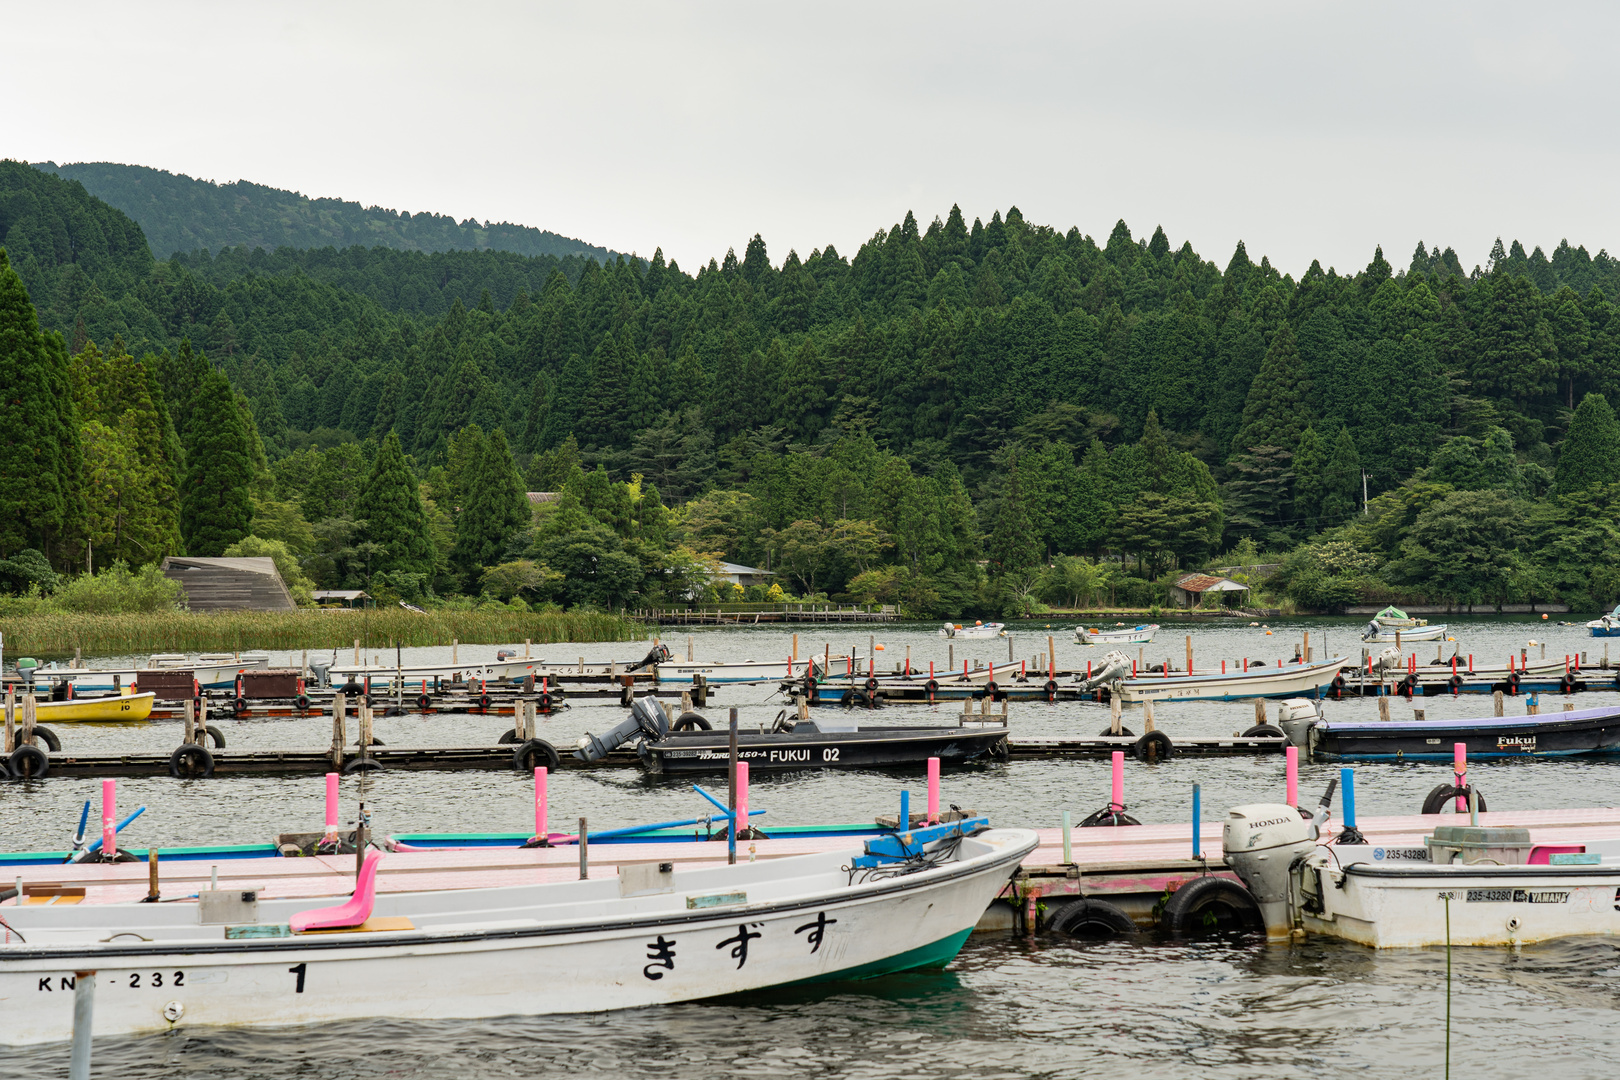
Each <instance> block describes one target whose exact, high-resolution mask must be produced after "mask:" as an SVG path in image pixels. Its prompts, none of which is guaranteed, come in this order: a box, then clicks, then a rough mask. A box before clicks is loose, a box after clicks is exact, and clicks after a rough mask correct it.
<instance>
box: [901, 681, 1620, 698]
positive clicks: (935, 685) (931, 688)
mask: <svg viewBox="0 0 1620 1080" xmlns="http://www.w3.org/2000/svg"><path fill="white" fill-rule="evenodd" d="M1617 678H1620V676H1617ZM928 693H929V695H930V696H932V695H934V694H937V693H939V680H938V679H929V680H928Z"/></svg>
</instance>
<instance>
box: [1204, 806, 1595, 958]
mask: <svg viewBox="0 0 1620 1080" xmlns="http://www.w3.org/2000/svg"><path fill="white" fill-rule="evenodd" d="M1325 816H1326V811H1325V810H1322V809H1319V810H1318V812H1317V814H1316V816H1315V817H1313V818H1312V819H1311V820H1309V821H1307V820H1305V819H1302V818H1301V817H1300V815H1299V811H1298V810H1296V809H1295V808H1294V807H1292V806H1287V805H1282V804H1278V805H1270V804H1258V805H1251V806H1239V807H1234V808H1233V809H1232V810H1231V811H1230V812H1229V813H1228V816H1227V819H1226V825H1225V829H1224V833H1223V840H1222V844H1223V847H1224V848H1225V855H1226V862H1227V864H1228V865H1229V866H1231V868H1232V869H1233V870H1234V871H1236V872H1237V874H1238V876H1239V877H1240V878H1241V879H1242V881H1243V884H1244V885H1245V886H1246V887H1247V889H1248V891H1249V893H1250V894H1251V895H1252V896H1253V898H1254V900H1255V901H1256V903H1257V906H1258V907H1259V909H1260V914H1261V917H1262V919H1263V920H1264V923H1265V926H1266V930H1267V932H1268V934H1270V935H1272V936H1281V935H1286V934H1289V933H1291V932H1293V931H1295V930H1299V931H1303V932H1305V933H1307V934H1322V935H1325V936H1329V937H1337V938H1344V939H1346V940H1349V941H1355V942H1360V943H1361V944H1363V945H1370V946H1372V947H1374V948H1380V949H1388V948H1424V947H1428V946H1436V945H1446V944H1448V943H1449V944H1452V945H1498V946H1500V945H1522V944H1530V943H1531V942H1536V941H1548V940H1551V939H1554V938H1564V937H1584V936H1588V935H1593V936H1605V937H1613V936H1615V935H1616V934H1620V905H1617V904H1616V903H1615V896H1616V889H1617V888H1620V839H1617V840H1610V841H1599V842H1596V843H1593V842H1587V843H1583V844H1572V845H1559V844H1541V845H1538V844H1535V843H1533V842H1531V840H1530V833H1529V830H1527V829H1522V828H1501V827H1496V828H1492V827H1480V826H1471V825H1451V826H1440V827H1437V828H1436V829H1435V830H1434V834H1433V835H1431V836H1427V837H1424V838H1423V839H1424V842H1423V844H1422V846H1411V847H1391V846H1380V845H1372V844H1365V843H1359V844H1358V843H1350V844H1346V843H1344V842H1343V840H1344V838H1343V837H1342V836H1341V837H1340V839H1339V841H1338V842H1335V843H1333V844H1331V845H1327V844H1319V843H1318V833H1319V828H1320V825H1321V823H1322V821H1323V820H1325ZM1487 816H1488V815H1487Z"/></svg>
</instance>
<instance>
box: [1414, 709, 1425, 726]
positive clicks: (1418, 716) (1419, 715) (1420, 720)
mask: <svg viewBox="0 0 1620 1080" xmlns="http://www.w3.org/2000/svg"><path fill="white" fill-rule="evenodd" d="M1412 719H1413V720H1416V721H1417V722H1418V723H1420V724H1421V723H1423V710H1422V709H1413V710H1412Z"/></svg>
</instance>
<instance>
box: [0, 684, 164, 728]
mask: <svg viewBox="0 0 1620 1080" xmlns="http://www.w3.org/2000/svg"><path fill="white" fill-rule="evenodd" d="M156 697H157V695H156V694H155V693H152V692H150V691H148V692H147V693H144V694H120V695H118V696H116V697H86V698H73V699H71V700H68V701H36V702H34V716H35V717H36V718H37V719H38V721H39V722H40V723H41V724H108V723H118V722H120V721H125V720H145V719H146V718H147V717H149V716H151V715H152V700H153V699H154V698H156ZM19 712H20V710H19Z"/></svg>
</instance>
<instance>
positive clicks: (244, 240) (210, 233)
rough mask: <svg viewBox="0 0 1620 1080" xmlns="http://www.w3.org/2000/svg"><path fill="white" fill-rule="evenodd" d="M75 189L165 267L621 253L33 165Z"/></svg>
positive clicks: (431, 219) (470, 222)
mask: <svg viewBox="0 0 1620 1080" xmlns="http://www.w3.org/2000/svg"><path fill="white" fill-rule="evenodd" d="M34 167H35V168H37V169H40V170H42V171H45V172H49V173H54V174H55V175H57V176H60V177H62V178H64V179H67V180H76V181H78V182H79V183H81V184H83V185H84V188H85V190H86V191H88V192H89V193H90V194H92V195H94V196H95V197H96V198H98V199H100V200H102V201H103V202H106V203H108V204H109V205H112V206H115V207H117V208H118V209H119V210H122V211H123V212H124V213H126V214H128V215H129V216H130V217H132V218H134V219H135V220H136V221H138V222H139V223H140V225H141V230H142V231H143V232H144V233H145V234H146V239H147V241H148V243H150V244H151V248H152V253H153V254H154V255H157V256H158V257H159V258H162V257H165V256H168V255H170V254H173V253H175V252H181V251H197V250H202V251H218V250H220V249H221V248H232V247H241V246H245V247H249V248H271V249H275V248H279V247H292V248H321V247H326V246H328V245H333V246H336V247H350V246H353V245H360V246H363V247H384V248H395V249H398V250H401V251H511V252H515V253H517V254H519V255H551V256H554V257H556V258H565V257H568V256H575V257H582V258H593V259H611V258H613V257H614V254H615V253H614V252H611V251H608V250H607V249H606V248H599V247H593V246H592V245H590V244H587V243H585V242H584V241H582V240H572V239H569V238H568V237H566V236H558V235H557V234H556V233H554V232H546V231H544V230H542V229H534V228H530V227H528V226H526V225H512V224H509V223H507V222H504V221H503V222H500V223H499V224H496V223H494V222H490V223H487V224H481V223H479V222H478V221H476V220H474V219H472V218H469V219H467V220H466V221H462V222H457V221H456V219H455V218H452V217H445V216H443V215H440V214H410V213H399V212H396V211H394V210H384V209H383V208H382V207H380V206H368V207H362V206H361V205H360V204H359V203H356V202H345V201H344V200H342V199H311V198H308V197H307V196H304V195H300V194H299V193H298V192H296V191H282V190H280V189H279V188H272V187H265V186H264V185H263V184H253V183H249V182H248V181H246V180H239V181H237V182H236V183H234V184H215V183H213V182H211V181H208V180H194V179H192V178H191V177H189V176H187V175H185V174H184V173H179V174H176V173H170V172H165V171H163V170H162V169H149V168H146V167H145V166H142V165H118V164H115V163H113V162H110V161H94V162H91V161H86V162H79V163H77V164H72V165H57V164H56V163H55V162H51V161H46V162H41V163H39V164H38V165H36V166H34Z"/></svg>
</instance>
